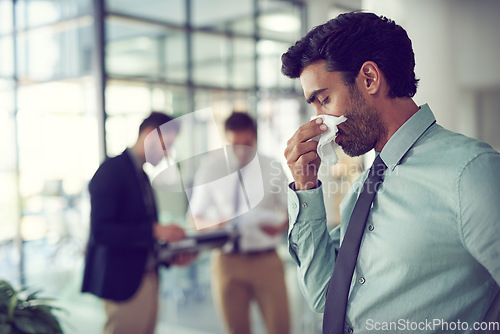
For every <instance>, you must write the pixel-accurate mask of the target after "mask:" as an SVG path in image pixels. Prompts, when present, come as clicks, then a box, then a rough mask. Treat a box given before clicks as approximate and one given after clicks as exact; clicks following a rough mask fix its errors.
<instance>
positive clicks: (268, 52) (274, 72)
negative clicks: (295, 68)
mask: <svg viewBox="0 0 500 334" xmlns="http://www.w3.org/2000/svg"><path fill="white" fill-rule="evenodd" d="M289 47H290V44H289V43H282V42H276V41H272V40H260V41H259V42H258V44H257V53H258V59H259V62H258V78H259V82H258V84H259V86H260V87H262V88H291V87H293V85H294V80H290V79H289V78H287V77H285V76H284V75H283V74H281V55H282V54H283V53H284V52H286V51H287V50H288V48H289Z"/></svg>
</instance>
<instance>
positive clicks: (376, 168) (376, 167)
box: [370, 154, 387, 178]
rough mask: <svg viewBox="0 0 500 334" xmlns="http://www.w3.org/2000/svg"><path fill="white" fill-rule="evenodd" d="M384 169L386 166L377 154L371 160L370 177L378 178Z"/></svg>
mask: <svg viewBox="0 0 500 334" xmlns="http://www.w3.org/2000/svg"><path fill="white" fill-rule="evenodd" d="M386 169H387V166H386V165H385V163H384V161H382V158H381V157H380V154H379V155H377V157H376V158H375V160H374V161H373V164H372V167H371V168H370V177H373V176H376V177H379V178H380V177H382V175H383V174H384V172H385V170H386Z"/></svg>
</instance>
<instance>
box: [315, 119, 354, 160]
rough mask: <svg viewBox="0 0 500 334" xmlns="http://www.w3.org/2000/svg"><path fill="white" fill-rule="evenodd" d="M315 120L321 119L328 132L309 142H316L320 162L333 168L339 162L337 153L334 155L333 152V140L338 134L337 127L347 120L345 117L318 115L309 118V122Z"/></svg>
mask: <svg viewBox="0 0 500 334" xmlns="http://www.w3.org/2000/svg"><path fill="white" fill-rule="evenodd" d="M316 118H321V119H322V120H323V123H324V124H326V126H327V127H328V130H326V131H325V132H323V133H322V134H320V135H318V136H316V137H314V138H313V139H311V140H315V141H317V142H318V148H317V151H318V155H319V157H320V158H321V162H323V163H325V164H327V165H328V166H333V165H335V164H336V163H337V161H339V158H338V157H337V153H335V150H334V144H335V142H334V139H335V137H336V136H337V132H338V128H337V125H339V124H340V123H342V122H345V121H346V120H347V118H346V117H345V116H339V117H335V116H331V115H319V116H313V117H311V121H312V120H314V119H316Z"/></svg>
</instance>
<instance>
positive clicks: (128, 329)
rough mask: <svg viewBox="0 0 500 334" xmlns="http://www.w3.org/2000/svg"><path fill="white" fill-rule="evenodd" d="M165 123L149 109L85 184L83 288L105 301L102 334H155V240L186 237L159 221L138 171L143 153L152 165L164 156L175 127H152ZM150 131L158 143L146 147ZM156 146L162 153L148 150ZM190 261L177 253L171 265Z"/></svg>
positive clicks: (165, 118)
mask: <svg viewBox="0 0 500 334" xmlns="http://www.w3.org/2000/svg"><path fill="white" fill-rule="evenodd" d="M170 121H172V118H171V117H169V116H167V115H165V114H162V113H156V112H153V113H151V115H149V116H148V117H147V118H146V119H145V120H144V121H143V122H142V124H141V126H140V128H139V137H138V139H137V142H136V143H135V145H134V146H133V147H132V148H128V149H126V150H125V151H124V152H123V153H122V154H120V155H118V156H116V157H114V158H111V159H107V160H106V161H104V162H103V163H102V164H101V166H100V167H99V169H98V170H97V172H96V173H95V175H94V177H93V178H92V180H91V181H90V184H89V192H90V203H91V222H90V224H91V225H90V236H89V241H88V246H87V253H86V264H85V272H84V279H83V287H82V291H83V292H90V293H92V294H94V295H96V296H98V297H100V298H101V299H102V300H103V301H104V310H105V312H106V316H107V319H106V322H105V325H104V333H106V334H111V333H113V334H126V333H130V334H136V333H144V334H153V333H154V332H155V327H156V322H157V314H158V298H159V295H158V294H159V281H158V268H157V261H156V258H155V252H154V250H155V244H156V242H157V241H158V240H161V241H165V242H172V241H179V240H181V239H183V238H184V237H185V233H184V230H183V229H182V228H181V227H179V226H177V225H175V224H169V225H161V224H159V223H158V212H157V207H156V203H155V197H154V193H153V188H152V187H151V184H150V181H149V179H148V176H147V175H146V173H145V172H144V171H143V169H142V167H143V165H144V164H145V163H146V152H148V153H150V154H148V157H154V160H153V161H148V162H149V163H151V164H153V165H157V164H158V163H159V162H160V160H161V158H162V157H163V156H164V155H166V154H168V150H169V149H170V147H171V146H172V144H173V142H174V140H175V137H176V136H177V133H178V131H179V129H178V127H175V128H174V129H173V130H172V131H171V132H167V133H161V134H160V132H159V131H158V130H157V128H159V127H160V126H161V125H163V124H165V123H168V122H170ZM172 122H174V121H172ZM152 131H155V132H157V133H158V136H157V140H158V141H160V140H161V141H163V145H161V146H160V145H154V146H153V145H151V141H148V143H149V145H150V146H149V147H146V145H148V143H145V140H146V137H147V136H148V135H149V134H150V133H151V132H152ZM153 135H155V134H154V133H153ZM155 147H164V148H165V151H163V152H162V151H159V152H154V153H153V154H151V150H153V149H155ZM156 150H157V151H158V149H156ZM193 259H194V256H192V255H188V254H186V255H180V256H178V257H177V258H175V259H174V260H173V264H178V265H185V264H188V263H189V262H191V261H192V260H193Z"/></svg>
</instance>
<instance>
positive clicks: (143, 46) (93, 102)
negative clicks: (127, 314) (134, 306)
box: [0, 0, 308, 333]
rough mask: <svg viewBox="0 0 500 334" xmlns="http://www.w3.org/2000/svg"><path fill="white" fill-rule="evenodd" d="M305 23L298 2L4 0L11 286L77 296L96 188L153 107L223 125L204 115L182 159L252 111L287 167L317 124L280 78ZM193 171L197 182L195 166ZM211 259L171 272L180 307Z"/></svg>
mask: <svg viewBox="0 0 500 334" xmlns="http://www.w3.org/2000/svg"><path fill="white" fill-rule="evenodd" d="M304 18H305V7H304V4H303V3H301V2H295V1H276V0H240V1H233V0H210V1H206V0H168V1H162V0H144V1H141V2H140V4H139V3H138V2H137V1H134V0H107V1H101V0H64V1H62V0H0V127H1V129H0V136H1V140H0V147H1V152H2V159H1V161H0V188H1V189H2V191H1V192H0V272H1V276H2V277H3V278H7V279H9V280H11V281H13V282H14V283H15V284H18V285H22V286H32V287H36V288H42V289H43V292H44V293H45V294H47V295H50V296H61V295H63V294H66V295H70V296H73V297H75V296H76V294H77V293H78V289H79V284H80V283H79V279H80V278H79V277H80V276H81V269H82V265H83V258H84V251H85V243H86V239H87V236H88V228H89V212H90V208H89V199H88V190H87V185H88V182H89V180H90V178H91V177H92V175H93V173H94V172H95V170H96V169H97V167H98V166H99V163H100V162H101V161H102V159H103V158H104V157H105V156H114V155H117V154H119V153H121V152H122V151H123V150H124V149H125V148H126V147H127V146H130V145H132V144H133V143H134V141H135V140H136V138H137V131H138V125H139V124H140V122H141V120H142V119H143V118H144V117H145V116H146V115H147V114H148V113H149V112H151V111H161V112H165V113H168V114H172V115H175V116H180V115H184V114H187V113H190V112H193V111H196V110H202V109H210V110H211V112H212V114H213V117H214V119H215V121H216V123H217V127H216V128H208V127H207V126H206V124H205V123H204V122H206V120H203V119H201V120H199V122H197V123H196V124H194V125H193V126H192V127H187V128H184V129H183V131H184V132H185V133H183V136H185V137H187V138H190V139H192V140H191V141H190V142H188V141H184V142H182V143H179V145H178V146H179V147H177V149H178V150H183V152H188V153H189V152H190V151H191V152H198V151H199V150H200V147H195V146H200V145H201V146H203V145H206V144H207V141H208V140H210V139H209V138H210V137H213V136H221V137H223V131H222V124H223V121H224V119H225V118H226V117H227V116H228V115H229V114H230V113H231V112H232V111H233V110H237V111H247V112H249V113H250V114H251V115H252V116H254V117H256V118H257V119H258V122H259V147H260V148H261V149H262V151H263V152H264V153H267V154H269V155H272V156H274V157H276V158H278V159H282V152H283V148H284V145H285V143H286V140H287V138H288V137H289V135H290V131H291V130H293V129H295V128H297V127H298V125H299V124H300V123H301V122H303V121H304V120H306V119H308V115H307V112H306V110H305V105H304V103H303V102H302V100H303V98H302V94H301V91H300V87H298V86H297V82H295V81H292V80H289V79H287V78H285V77H283V76H282V75H281V74H280V67H281V64H280V56H281V54H282V53H283V52H285V51H286V49H287V48H288V47H289V46H290V45H291V44H292V43H294V42H295V41H296V40H297V39H298V38H300V37H301V36H302V35H303V33H304V29H305V28H304V27H305V26H306V25H305V22H304ZM185 154H186V153H184V155H185ZM182 174H183V177H185V180H184V181H185V182H188V183H189V182H191V180H192V177H193V175H192V170H183V171H182ZM188 196H189V194H188ZM158 199H159V205H160V216H161V217H162V219H163V220H164V221H177V222H179V223H181V224H186V222H185V217H186V210H187V198H186V195H185V194H178V193H177V194H176V193H168V192H162V191H161V190H158ZM207 262H208V259H207V258H206V257H204V255H203V256H201V257H200V259H199V261H197V263H196V265H194V266H192V268H191V269H189V270H186V271H182V270H179V271H170V272H168V273H166V274H165V275H170V277H168V279H167V280H164V281H167V282H168V284H167V283H166V286H165V287H163V290H162V293H163V295H164V296H168V297H169V298H167V299H168V300H170V302H166V306H165V307H166V308H169V309H171V308H174V309H176V310H178V308H179V305H182V302H184V303H185V302H187V301H188V299H189V298H197V299H200V298H204V296H205V297H206V296H207V295H209V291H208V290H207V287H208V285H209V281H208V279H207V278H206V277H205V278H201V277H203V276H206V275H207V273H208V272H207V270H208V269H207ZM177 276H179V277H177ZM176 277H177V278H176ZM292 279H293V278H292ZM70 282H71V283H70ZM186 282H187V283H186ZM68 285H71V286H70V287H68ZM189 291H196V293H194V294H193V293H191V292H189ZM193 296H194V297H193ZM75 298H76V297H75ZM172 300H174V301H175V303H174V302H171V301H172ZM207 300H209V299H207ZM205 301H206V300H205ZM179 303H180V304H179ZM82 305H83V304H82ZM212 308H213V307H212ZM170 311H172V310H170ZM212 312H215V311H212ZM168 314H169V316H168V317H167V318H164V319H163V320H165V321H168V322H170V323H176V322H177V323H178V324H182V323H183V321H184V320H186V319H184V320H183V318H182V317H181V316H179V314H180V313H179V312H168ZM208 317H212V315H211V314H210V312H209V313H208ZM213 318H216V317H215V316H214V317H213ZM186 321H187V323H189V320H186ZM212 321H213V320H212ZM201 326H203V325H201ZM205 326H207V325H206V324H205ZM217 326H220V324H218V325H214V327H213V332H217V331H218V330H220V327H217ZM208 327H210V326H208ZM201 329H202V328H200V330H201ZM86 332H89V331H86ZM208 332H210V331H207V333H208Z"/></svg>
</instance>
